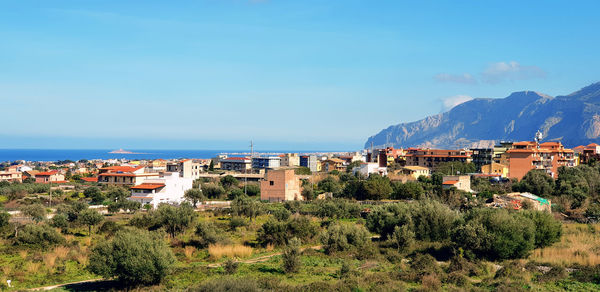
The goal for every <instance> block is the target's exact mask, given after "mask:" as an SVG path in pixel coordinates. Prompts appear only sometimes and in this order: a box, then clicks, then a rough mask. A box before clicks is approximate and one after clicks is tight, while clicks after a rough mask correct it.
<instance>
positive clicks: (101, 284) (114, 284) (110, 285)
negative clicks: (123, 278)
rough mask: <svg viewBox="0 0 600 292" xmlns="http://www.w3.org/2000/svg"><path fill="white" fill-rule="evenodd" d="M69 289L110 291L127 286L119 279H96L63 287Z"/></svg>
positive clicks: (123, 288)
mask: <svg viewBox="0 0 600 292" xmlns="http://www.w3.org/2000/svg"><path fill="white" fill-rule="evenodd" d="M62 288H63V289H64V290H67V291H110V290H125V289H126V287H125V286H123V285H122V283H120V282H118V281H110V280H106V281H95V282H87V283H77V284H68V285H65V286H63V287H62Z"/></svg>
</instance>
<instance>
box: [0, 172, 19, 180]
mask: <svg viewBox="0 0 600 292" xmlns="http://www.w3.org/2000/svg"><path fill="white" fill-rule="evenodd" d="M0 181H11V182H21V181H23V173H22V172H18V171H0Z"/></svg>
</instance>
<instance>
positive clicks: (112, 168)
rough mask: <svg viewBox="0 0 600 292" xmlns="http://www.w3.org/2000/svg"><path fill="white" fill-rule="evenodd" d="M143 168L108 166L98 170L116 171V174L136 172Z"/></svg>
mask: <svg viewBox="0 0 600 292" xmlns="http://www.w3.org/2000/svg"><path fill="white" fill-rule="evenodd" d="M142 168H144V167H143V166H138V167H131V166H109V167H103V168H100V170H108V171H116V172H134V171H136V170H139V169H142Z"/></svg>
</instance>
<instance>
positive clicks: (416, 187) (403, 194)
mask: <svg viewBox="0 0 600 292" xmlns="http://www.w3.org/2000/svg"><path fill="white" fill-rule="evenodd" d="M424 194H425V190H424V189H423V186H422V185H421V184H420V183H418V182H415V181H407V182H405V183H397V184H396V185H395V188H394V193H393V194H392V199H396V200H398V199H413V200H416V199H419V198H421V197H422V196H423V195H424Z"/></svg>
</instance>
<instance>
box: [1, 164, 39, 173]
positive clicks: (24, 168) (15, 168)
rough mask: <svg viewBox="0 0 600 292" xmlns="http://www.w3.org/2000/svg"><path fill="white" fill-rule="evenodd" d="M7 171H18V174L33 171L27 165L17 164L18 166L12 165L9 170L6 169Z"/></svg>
mask: <svg viewBox="0 0 600 292" xmlns="http://www.w3.org/2000/svg"><path fill="white" fill-rule="evenodd" d="M6 170H7V171H13V172H14V171H17V172H24V171H30V170H33V169H32V168H31V167H30V166H27V165H23V164H17V165H11V166H9V167H8V169H6Z"/></svg>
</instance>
